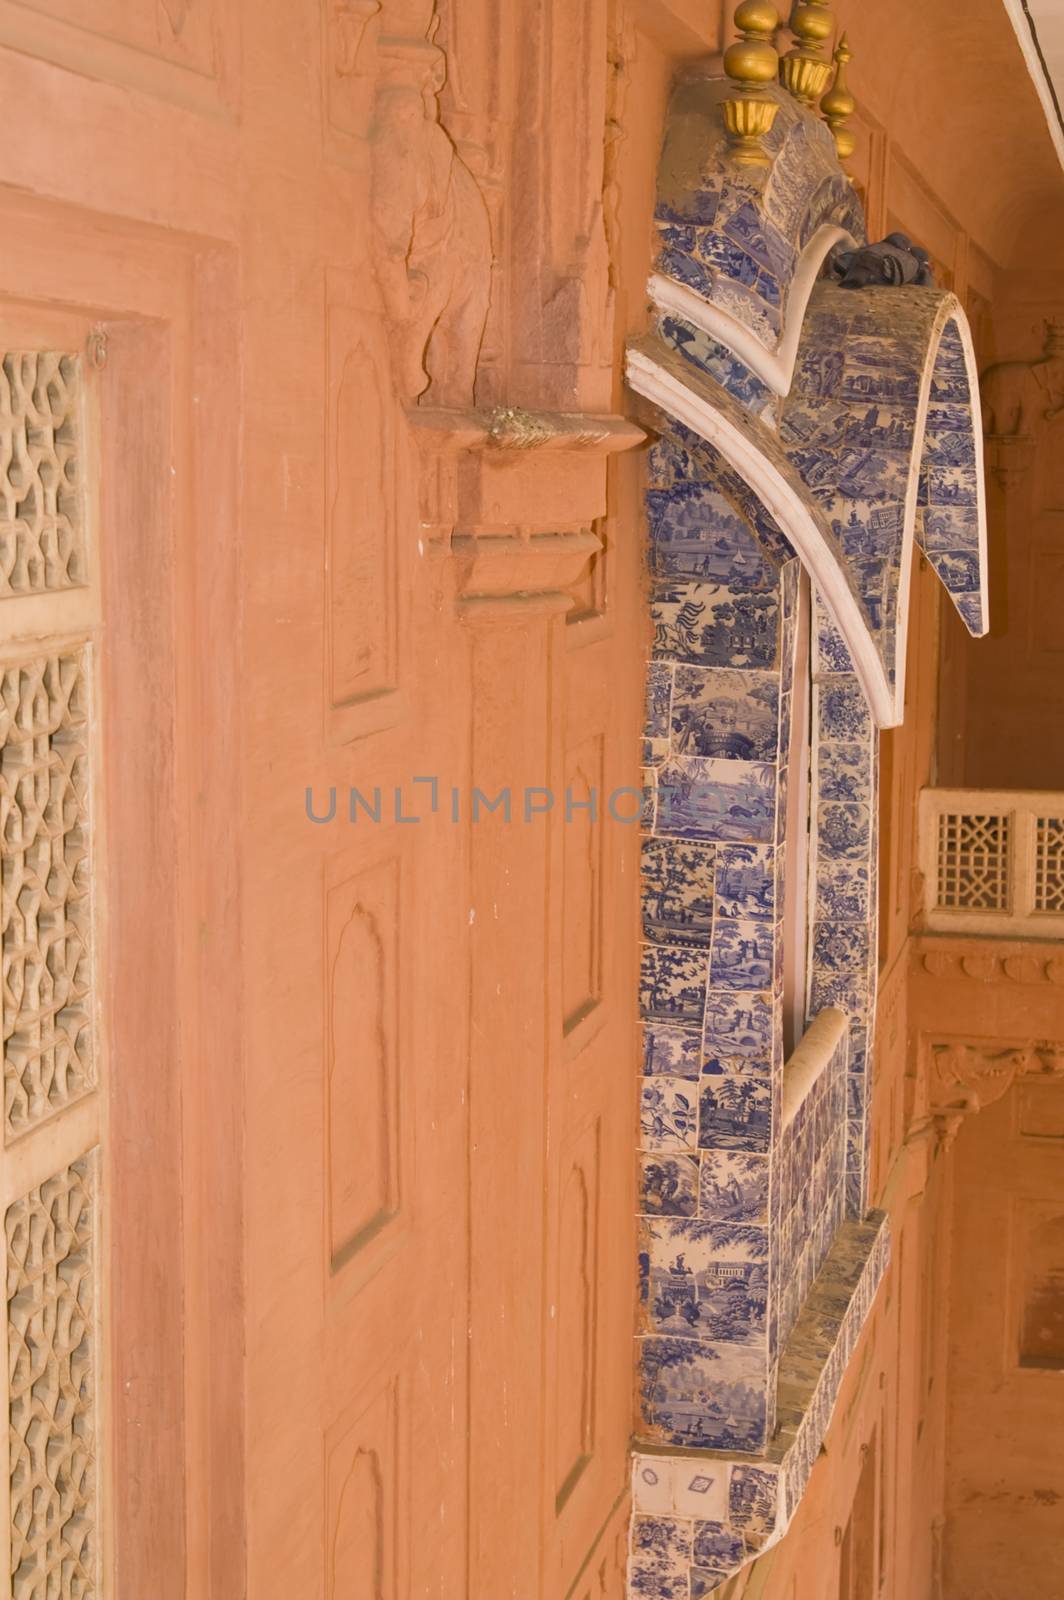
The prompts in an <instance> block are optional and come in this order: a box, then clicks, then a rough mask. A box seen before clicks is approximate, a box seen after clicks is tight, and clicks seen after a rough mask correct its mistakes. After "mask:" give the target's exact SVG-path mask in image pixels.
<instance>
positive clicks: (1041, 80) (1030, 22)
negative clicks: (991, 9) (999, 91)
mask: <svg viewBox="0 0 1064 1600" xmlns="http://www.w3.org/2000/svg"><path fill="white" fill-rule="evenodd" d="M1004 4H1005V10H1006V11H1007V12H1008V14H1009V18H1010V20H1011V22H1012V26H1013V27H1014V28H1015V30H1016V37H1017V38H1018V39H1019V41H1020V48H1021V49H1022V50H1023V54H1024V58H1025V60H1026V62H1027V67H1028V70H1029V71H1030V74H1031V77H1032V78H1033V79H1034V86H1035V88H1036V89H1037V90H1038V98H1039V99H1040V100H1041V102H1042V109H1043V110H1044V111H1045V114H1046V121H1047V123H1048V124H1049V131H1050V134H1051V135H1052V138H1053V143H1054V144H1055V145H1056V148H1057V155H1058V156H1059V157H1060V161H1061V165H1062V166H1064V116H1062V108H1064V0H1004Z"/></svg>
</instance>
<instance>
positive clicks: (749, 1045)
mask: <svg viewBox="0 0 1064 1600" xmlns="http://www.w3.org/2000/svg"><path fill="white" fill-rule="evenodd" d="M775 1020H776V1017H775V1008H774V1006H773V1004H772V1000H771V997H770V996H769V995H767V994H740V993H735V994H733V993H731V992H728V991H723V990H722V991H720V992H717V993H714V992H713V991H710V993H709V995H708V996H707V998H706V1005H705V1026H704V1029H703V1034H702V1043H703V1047H704V1050H705V1054H706V1055H707V1056H708V1057H711V1056H733V1055H735V1056H761V1057H763V1058H764V1059H769V1058H771V1056H772V1048H773V1034H774V1026H775Z"/></svg>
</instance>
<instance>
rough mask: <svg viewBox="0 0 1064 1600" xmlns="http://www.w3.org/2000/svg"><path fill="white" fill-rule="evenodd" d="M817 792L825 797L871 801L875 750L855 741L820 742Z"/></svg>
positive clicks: (823, 798)
mask: <svg viewBox="0 0 1064 1600" xmlns="http://www.w3.org/2000/svg"><path fill="white" fill-rule="evenodd" d="M817 794H818V795H819V797H820V799H821V800H850V801H856V802H858V803H859V804H867V803H868V801H869V800H870V799H871V795H872V750H871V746H870V745H869V744H858V743H854V742H852V741H835V742H829V741H827V740H824V741H823V742H819V743H818V745H817Z"/></svg>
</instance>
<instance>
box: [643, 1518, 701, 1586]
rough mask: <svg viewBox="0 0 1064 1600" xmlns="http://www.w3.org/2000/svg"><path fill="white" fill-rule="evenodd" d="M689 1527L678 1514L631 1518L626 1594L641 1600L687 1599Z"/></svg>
mask: <svg viewBox="0 0 1064 1600" xmlns="http://www.w3.org/2000/svg"><path fill="white" fill-rule="evenodd" d="M692 1530H693V1525H692V1524H691V1523H690V1522H687V1521H685V1520H683V1519H682V1518H679V1517H648V1516H635V1517H633V1518H632V1543H631V1565H630V1568H629V1575H628V1578H629V1593H630V1594H633V1595H639V1596H642V1597H645V1600H688V1597H689V1595H690V1582H689V1577H688V1573H689V1568H690V1564H691V1537H692Z"/></svg>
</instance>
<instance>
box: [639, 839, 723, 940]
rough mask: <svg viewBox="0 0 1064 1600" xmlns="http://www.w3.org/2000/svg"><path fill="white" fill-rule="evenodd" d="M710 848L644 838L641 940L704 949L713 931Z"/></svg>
mask: <svg viewBox="0 0 1064 1600" xmlns="http://www.w3.org/2000/svg"><path fill="white" fill-rule="evenodd" d="M713 886H714V852H713V846H712V845H697V844H688V843H686V842H684V841H681V840H678V839H645V840H644V841H643V849H642V891H641V892H642V905H643V937H644V939H650V940H653V941H655V942H660V943H669V944H674V945H688V946H694V945H708V944H709V941H710V936H711V934H712V931H713Z"/></svg>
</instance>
